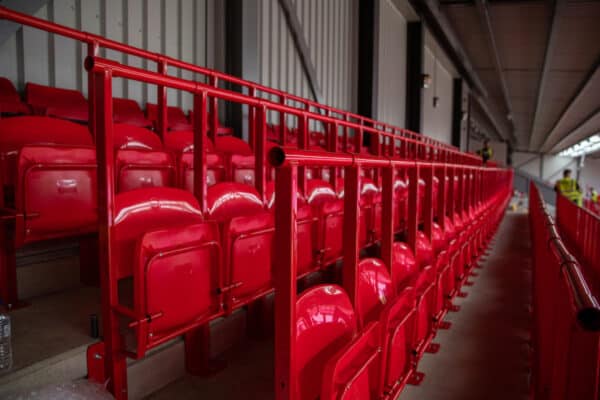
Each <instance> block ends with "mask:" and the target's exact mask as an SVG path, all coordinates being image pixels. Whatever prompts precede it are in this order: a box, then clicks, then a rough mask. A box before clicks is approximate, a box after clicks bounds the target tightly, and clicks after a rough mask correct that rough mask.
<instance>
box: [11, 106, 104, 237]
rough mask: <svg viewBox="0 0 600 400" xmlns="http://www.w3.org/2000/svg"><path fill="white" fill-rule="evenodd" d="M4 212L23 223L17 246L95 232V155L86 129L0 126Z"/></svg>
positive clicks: (34, 122) (25, 121) (48, 122)
mask: <svg viewBox="0 0 600 400" xmlns="http://www.w3.org/2000/svg"><path fill="white" fill-rule="evenodd" d="M0 132H2V134H1V135H0V152H1V153H2V154H4V157H3V161H2V172H3V174H2V180H3V186H4V187H5V189H6V194H7V196H6V200H8V201H7V204H6V206H8V207H10V208H14V209H15V210H16V212H17V215H19V218H22V219H23V220H22V221H21V223H20V224H17V226H18V227H22V229H23V230H22V231H19V232H17V239H18V240H17V246H19V245H21V244H23V243H27V242H32V241H37V240H44V239H50V238H55V237H64V236H69V235H77V234H81V233H86V232H91V231H95V230H96V225H97V214H96V212H97V195H96V151H95V149H94V147H93V142H92V137H91V135H90V133H89V131H88V130H87V128H86V127H85V126H82V125H79V124H74V123H72V122H69V121H65V120H60V119H56V118H49V117H39V116H23V117H13V118H5V119H2V120H1V121H0Z"/></svg>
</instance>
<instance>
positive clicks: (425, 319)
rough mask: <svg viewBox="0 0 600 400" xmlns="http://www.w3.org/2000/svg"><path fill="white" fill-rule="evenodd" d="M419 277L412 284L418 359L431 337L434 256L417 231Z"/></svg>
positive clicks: (426, 240) (433, 300) (422, 236)
mask: <svg viewBox="0 0 600 400" xmlns="http://www.w3.org/2000/svg"><path fill="white" fill-rule="evenodd" d="M415 259H416V261H417V265H418V266H419V275H418V276H417V278H416V281H415V283H414V285H415V289H416V296H417V324H416V328H415V344H416V349H417V350H416V351H417V354H418V357H419V358H420V356H421V355H422V354H423V353H424V352H425V350H426V348H427V345H428V344H429V343H428V342H429V341H430V339H431V338H432V335H433V317H434V315H433V310H434V305H435V279H436V277H435V270H434V264H433V262H434V254H433V248H432V246H431V243H430V242H429V240H428V239H427V237H426V236H425V234H424V233H423V232H421V231H417V251H416V254H415Z"/></svg>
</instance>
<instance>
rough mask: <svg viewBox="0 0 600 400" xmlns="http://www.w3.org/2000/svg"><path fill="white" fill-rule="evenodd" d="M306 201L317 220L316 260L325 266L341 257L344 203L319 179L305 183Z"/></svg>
mask: <svg viewBox="0 0 600 400" xmlns="http://www.w3.org/2000/svg"><path fill="white" fill-rule="evenodd" d="M306 201H307V203H308V204H309V205H310V207H311V209H312V215H313V216H314V217H315V218H317V220H318V222H317V235H316V243H315V246H314V248H315V251H316V255H317V260H318V261H319V263H320V264H321V265H322V266H327V265H329V264H331V263H334V262H335V261H337V260H338V259H339V258H340V257H341V255H342V245H343V243H342V241H343V225H344V201H343V200H341V199H340V198H338V195H337V194H336V192H335V190H333V187H332V186H331V185H330V184H329V183H327V182H325V181H323V180H320V179H309V180H307V181H306Z"/></svg>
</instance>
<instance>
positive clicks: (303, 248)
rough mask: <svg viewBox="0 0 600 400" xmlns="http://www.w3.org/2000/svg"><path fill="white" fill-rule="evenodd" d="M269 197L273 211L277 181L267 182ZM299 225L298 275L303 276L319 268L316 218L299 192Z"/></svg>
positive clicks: (266, 192) (297, 215)
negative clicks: (316, 253)
mask: <svg viewBox="0 0 600 400" xmlns="http://www.w3.org/2000/svg"><path fill="white" fill-rule="evenodd" d="M265 197H266V199H267V208H268V209H269V210H271V211H274V209H275V182H273V181H270V182H267V188H266V190H265ZM296 218H297V219H298V226H297V231H296V234H297V235H296V237H297V243H298V249H300V251H298V271H297V274H298V277H299V278H300V277H303V276H305V275H306V274H308V273H310V272H313V271H314V270H315V269H317V268H318V264H317V262H316V261H315V255H314V254H315V253H314V239H315V232H314V231H315V227H316V225H315V222H316V220H315V218H313V216H312V210H311V208H310V206H309V205H308V204H307V203H306V200H305V199H304V197H302V195H300V193H298V213H297V214H296Z"/></svg>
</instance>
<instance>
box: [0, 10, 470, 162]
mask: <svg viewBox="0 0 600 400" xmlns="http://www.w3.org/2000/svg"><path fill="white" fill-rule="evenodd" d="M0 19H6V20H9V21H13V22H16V23H19V24H22V25H26V26H30V27H33V28H37V29H40V30H43V31H46V32H50V33H53V34H57V35H61V36H64V37H67V38H71V39H74V40H77V41H79V42H82V43H85V44H87V47H88V55H89V56H96V55H98V50H99V49H100V48H106V49H110V50H115V51H118V52H122V53H125V54H129V55H133V56H136V57H140V58H143V59H146V60H150V61H153V62H155V63H156V64H157V72H159V73H160V74H163V75H167V74H168V67H175V68H180V69H183V70H186V71H191V72H194V73H196V74H200V75H203V76H204V77H205V81H206V83H207V84H208V85H210V86H212V87H214V88H218V87H219V85H220V83H221V82H225V83H231V84H234V85H236V86H237V87H240V88H242V89H245V90H246V93H248V95H249V96H250V97H254V98H257V99H261V98H264V97H270V98H271V99H272V100H273V102H275V103H279V104H281V105H283V106H287V107H289V108H295V109H297V110H302V111H305V112H307V113H310V114H317V115H326V116H329V117H330V118H331V120H336V121H346V122H353V123H354V125H353V126H365V127H367V126H369V127H372V128H374V130H375V131H377V132H380V133H381V134H382V135H380V138H381V137H382V136H387V137H392V136H393V137H394V138H398V137H402V138H407V139H413V140H414V141H415V143H416V142H418V143H423V144H425V146H426V147H431V148H437V149H443V150H446V151H448V152H451V153H454V154H459V152H458V151H457V149H456V148H455V147H453V146H450V145H448V144H446V143H443V142H439V141H436V140H434V139H432V138H429V137H427V136H423V135H420V134H418V133H415V132H411V131H409V130H407V129H403V128H399V127H395V126H393V125H390V124H386V123H382V122H379V121H375V120H372V119H369V118H366V117H363V116H360V115H357V114H353V113H350V112H348V111H344V110H340V109H337V108H334V107H330V106H326V105H323V104H319V103H317V102H315V101H312V100H308V99H305V98H302V97H299V96H296V95H292V94H290V93H286V92H283V91H281V90H277V89H273V88H269V87H266V86H264V85H260V84H257V83H254V82H251V81H247V80H244V79H240V78H236V77H234V76H230V75H226V74H224V73H221V72H219V71H215V70H212V69H209V68H204V67H200V66H197V65H194V64H191V63H187V62H184V61H181V60H178V59H174V58H171V57H167V56H165V55H162V54H158V53H153V52H150V51H147V50H144V49H140V48H137V47H134V46H130V45H126V44H123V43H120V42H117V41H114V40H110V39H107V38H104V37H102V36H99V35H95V34H92V33H88V32H82V31H79V30H77V29H73V28H69V27H67V26H64V25H59V24H56V23H53V22H50V21H47V20H44V19H41V18H36V17H33V16H30V15H27V14H22V13H19V12H16V11H13V10H10V9H8V8H6V7H0ZM94 90H95V89H94V82H93V76H92V75H90V76H89V79H88V94H89V100H90V101H89V104H90V117H89V118H90V120H89V126H90V129H91V130H92V131H93V129H94V118H95V117H94V112H93V110H94V97H95V96H94ZM273 97H275V98H274V99H273ZM208 101H209V105H210V109H211V114H210V121H208V126H209V128H210V129H209V134H210V135H216V132H217V128H218V126H219V120H218V112H217V107H218V101H217V99H216V98H213V97H210V98H209V100H208ZM158 106H159V112H158V127H157V130H158V133H159V134H160V135H161V137H164V134H165V132H166V130H167V126H168V124H167V96H166V87H165V86H163V85H159V86H158ZM278 112H279V121H280V123H279V128H278V129H279V133H280V144H282V145H285V144H286V140H287V136H286V132H287V128H286V124H285V121H286V113H285V112H283V110H278ZM255 117H256V116H255V114H254V112H251V113H250V116H249V121H248V123H249V132H250V135H251V136H250V138H249V142H250V144H251V146H254V141H255V140H254V132H255ZM332 127H333V129H325V131H326V133H327V134H333V133H334V132H335V133H336V134H338V133H339V132H338V130H337V129H335V127H334V126H332ZM341 129H342V136H343V137H344V138H347V137H348V136H349V132H350V131H351V130H352V126H349V125H342V127H341ZM366 132H367V133H372V131H366ZM389 140H393V139H389ZM326 142H327V143H329V145H328V150H330V151H335V150H336V146H337V141H335V140H326ZM357 143H358V141H357ZM383 146H385V143H384V141H383V140H374V141H372V145H371V151H372V152H373V153H374V154H385V151H384V149H383ZM358 149H360V146H358V147H357V151H358ZM461 158H462V159H463V160H464V161H463V162H469V163H470V164H471V163H472V164H475V165H478V163H479V162H480V158H479V157H478V156H476V155H474V154H465V153H462V155H461Z"/></svg>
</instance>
